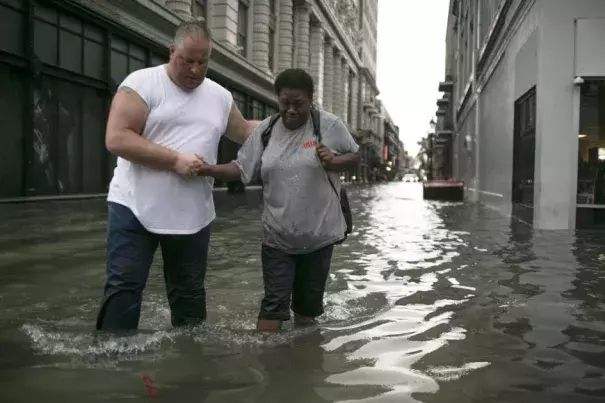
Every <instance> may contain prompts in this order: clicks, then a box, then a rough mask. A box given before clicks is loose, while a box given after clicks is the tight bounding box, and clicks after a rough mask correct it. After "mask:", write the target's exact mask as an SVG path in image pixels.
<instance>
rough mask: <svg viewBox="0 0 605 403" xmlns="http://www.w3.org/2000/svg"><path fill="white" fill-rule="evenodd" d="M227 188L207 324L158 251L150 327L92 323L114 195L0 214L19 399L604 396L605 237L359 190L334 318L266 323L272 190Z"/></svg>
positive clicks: (13, 385) (333, 284)
mask: <svg viewBox="0 0 605 403" xmlns="http://www.w3.org/2000/svg"><path fill="white" fill-rule="evenodd" d="M216 198H217V202H216V205H217V209H218V218H217V220H216V222H215V225H214V234H213V237H212V244H211V254H210V262H209V263H210V264H209V271H208V275H207V281H206V284H207V289H208V311H209V320H208V323H207V324H205V325H203V326H198V327H195V328H190V329H172V328H171V327H170V313H169V310H168V308H167V303H166V297H165V290H164V286H163V276H162V272H161V269H162V262H161V256H159V255H158V256H157V259H156V260H157V261H156V262H155V263H154V265H153V267H152V271H151V275H150V281H149V284H148V287H147V289H146V293H145V299H144V305H143V315H142V318H141V331H140V332H139V333H137V334H136V335H132V336H128V337H123V338H115V337H113V336H107V335H100V334H95V333H94V332H93V331H91V329H92V328H93V326H94V317H95V315H96V309H97V307H98V302H99V298H100V292H101V287H102V283H103V270H104V231H105V224H104V222H105V221H104V220H105V207H104V205H103V203H95V202H86V203H85V202H75V203H63V204H50V205H25V206H9V207H7V209H6V210H5V211H3V212H0V214H6V216H5V217H4V220H0V222H2V225H0V254H1V255H0V312H2V316H1V317H0V342H2V350H3V354H2V355H1V356H0V387H2V388H3V393H4V394H5V395H6V398H7V399H8V400H7V401H11V402H26V401H32V400H36V399H41V398H43V399H45V400H46V401H49V402H54V401H57V402H62V401H66V400H68V399H69V400H74V399H76V400H77V399H78V398H80V399H79V400H82V401H87V402H105V401H108V400H109V401H112V402H114V401H122V400H126V399H127V400H128V401H135V402H137V401H141V402H142V401H144V400H148V397H147V396H145V389H144V387H143V383H142V380H141V376H142V375H143V374H148V375H149V376H151V377H152V378H153V380H154V382H155V383H156V387H157V388H158V391H159V392H158V393H159V394H158V399H160V400H162V401H170V402H171V403H174V402H191V401H207V402H213V403H221V402H229V403H230V402H246V403H248V402H263V403H272V402H275V403H278V402H279V403H282V402H285V401H286V400H288V401H294V402H300V403H315V402H318V403H319V402H356V403H360V402H364V403H365V402H372V403H373V402H397V403H401V402H423V403H432V402H448V403H459V402H460V403H462V402H465V403H466V402H486V403H487V402H497V403H501V402H509V401H515V402H516V403H519V402H520V403H523V402H531V403H535V402H536V401H544V402H549V403H552V402H567V401H574V402H575V403H583V402H597V401H603V399H604V398H605V388H604V387H603V385H604V384H605V347H603V346H605V314H604V312H605V309H604V308H605V303H604V302H603V301H604V300H605V275H603V270H602V261H603V260H605V258H604V257H603V256H605V246H603V245H605V242H604V241H605V236H601V235H598V234H594V233H591V234H581V233H578V234H569V233H559V232H534V231H531V230H530V229H529V228H527V227H525V226H524V225H521V224H519V223H518V222H516V221H514V220H513V221H511V220H510V219H508V218H506V217H505V216H503V215H500V214H499V213H497V212H496V211H494V210H493V209H487V208H483V207H481V206H478V205H471V204H464V203H431V202H425V201H423V200H422V197H421V187H420V186H418V185H415V184H391V185H384V186H374V187H359V188H353V189H351V201H352V208H353V213H354V217H355V231H354V233H353V234H352V235H351V236H350V238H349V240H348V241H347V242H346V243H345V244H344V245H342V246H340V247H338V248H336V250H335V253H334V261H333V267H332V273H331V275H330V279H329V282H328V287H327V295H326V300H325V303H326V314H325V315H324V317H323V318H321V319H322V320H321V325H320V327H319V328H317V329H315V328H310V329H306V330H292V329H288V331H286V332H284V333H281V334H276V335H259V334H257V333H256V332H254V327H255V322H256V317H257V314H258V308H259V303H260V299H261V297H262V277H261V270H260V259H259V245H258V239H259V234H260V214H259V211H260V209H259V206H258V199H259V198H258V194H255V193H254V192H248V193H246V194H245V195H235V196H230V195H226V194H220V193H217V195H216ZM0 218H2V217H0ZM31 234H36V235H35V236H32V235H31ZM28 239H29V240H30V241H28ZM49 285H52V286H51V287H49ZM3 397H4V396H3ZM540 399H542V400H540Z"/></svg>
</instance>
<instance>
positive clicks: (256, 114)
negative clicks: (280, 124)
mask: <svg viewBox="0 0 605 403" xmlns="http://www.w3.org/2000/svg"><path fill="white" fill-rule="evenodd" d="M265 118H266V115H265V104H263V103H262V102H260V101H258V100H256V99H253V100H252V119H254V120H263V119H265Z"/></svg>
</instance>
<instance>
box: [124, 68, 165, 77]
mask: <svg viewBox="0 0 605 403" xmlns="http://www.w3.org/2000/svg"><path fill="white" fill-rule="evenodd" d="M163 68H164V65H159V66H153V67H145V68H142V69H139V70H135V71H133V72H131V73H130V74H129V75H128V77H127V78H128V79H131V78H135V79H143V78H151V77H157V76H158V75H159V74H160V73H161V72H162V69H163Z"/></svg>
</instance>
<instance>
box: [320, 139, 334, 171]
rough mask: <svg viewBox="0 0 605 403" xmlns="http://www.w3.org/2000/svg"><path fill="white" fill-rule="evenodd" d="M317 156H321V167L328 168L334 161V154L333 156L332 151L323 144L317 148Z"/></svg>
mask: <svg viewBox="0 0 605 403" xmlns="http://www.w3.org/2000/svg"><path fill="white" fill-rule="evenodd" d="M317 155H318V156H319V160H320V161H321V165H322V166H323V167H324V168H328V167H329V166H330V164H331V163H332V161H333V160H334V154H332V151H330V149H329V148H328V147H326V146H324V145H323V144H319V145H318V146H317Z"/></svg>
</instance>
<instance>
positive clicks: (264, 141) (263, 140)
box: [260, 113, 279, 151]
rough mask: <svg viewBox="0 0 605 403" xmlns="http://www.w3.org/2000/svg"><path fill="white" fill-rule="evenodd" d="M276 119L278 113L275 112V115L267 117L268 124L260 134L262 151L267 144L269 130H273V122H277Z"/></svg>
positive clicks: (269, 134)
mask: <svg viewBox="0 0 605 403" xmlns="http://www.w3.org/2000/svg"><path fill="white" fill-rule="evenodd" d="M278 119H279V113H276V114H275V115H273V116H271V119H269V125H268V126H267V128H266V129H265V131H263V132H262V134H261V136H260V139H261V143H262V145H263V151H264V150H265V148H267V144H269V139H270V138H271V131H272V130H273V126H275V123H277V120H278Z"/></svg>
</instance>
